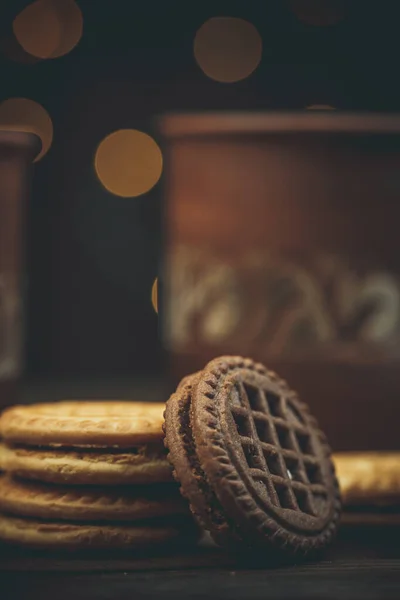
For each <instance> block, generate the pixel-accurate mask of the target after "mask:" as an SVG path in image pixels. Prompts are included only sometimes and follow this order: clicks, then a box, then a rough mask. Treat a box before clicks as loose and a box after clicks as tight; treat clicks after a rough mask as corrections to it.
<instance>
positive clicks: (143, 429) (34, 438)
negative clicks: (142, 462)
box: [0, 401, 164, 448]
mask: <svg viewBox="0 0 400 600" xmlns="http://www.w3.org/2000/svg"><path fill="white" fill-rule="evenodd" d="M163 411H164V404H162V403H161V402H157V403H154V402H128V401H126V402H123V401H118V402H117V401H104V402H89V401H71V402H57V403H49V404H32V405H27V406H13V407H11V408H9V409H7V410H5V411H4V413H3V414H2V416H1V417H0V436H2V437H3V438H4V440H5V441H6V442H8V443H22V444H27V445H33V446H41V445H45V446H48V445H61V446H78V447H85V446H89V447H93V446H100V447H118V448H130V447H135V446H137V445H138V444H143V443H147V442H154V441H157V440H160V439H161V438H162V423H163Z"/></svg>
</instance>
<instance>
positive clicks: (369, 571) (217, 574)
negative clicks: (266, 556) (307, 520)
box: [0, 528, 400, 600]
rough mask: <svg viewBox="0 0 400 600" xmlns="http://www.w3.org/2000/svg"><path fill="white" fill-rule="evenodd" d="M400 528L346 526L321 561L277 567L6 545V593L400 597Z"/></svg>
mask: <svg viewBox="0 0 400 600" xmlns="http://www.w3.org/2000/svg"><path fill="white" fill-rule="evenodd" d="M399 534H400V528H396V529H386V530H385V529H371V528H364V529H363V528H358V529H351V530H350V529H346V530H345V531H343V530H342V532H341V534H340V535H339V537H338V539H337V541H336V543H335V545H334V546H333V547H332V548H331V549H330V551H329V552H328V553H327V555H326V556H324V557H323V559H322V560H321V561H320V562H315V563H308V564H300V565H293V566H283V567H271V566H268V564H263V562H262V559H260V560H258V561H256V560H255V559H254V558H252V557H247V559H246V560H244V559H243V558H239V557H235V556H234V555H230V554H228V553H227V552H225V551H223V550H221V549H218V548H215V547H212V546H211V545H210V544H207V543H205V544H203V546H200V547H198V548H192V549H186V550H185V551H176V552H174V551H172V550H170V551H165V552H164V553H162V554H160V553H157V554H155V555H153V556H152V555H148V556H141V557H139V556H134V555H116V554H104V553H103V554H98V555H96V556H94V555H92V556H89V555H76V554H74V555H54V554H52V555H47V554H43V553H28V554H27V553H22V552H21V551H17V550H13V549H10V548H6V547H3V548H2V549H0V598H1V599H2V600H16V599H19V598H21V599H24V600H25V599H27V598H32V597H33V598H38V599H39V598H40V600H125V599H126V600H128V599H129V600H137V599H138V598H150V597H152V598H157V597H160V598H161V597H162V598H163V599H164V598H171V599H172V598H173V599H174V600H178V599H187V598H207V599H209V600H210V599H213V598H227V599H228V598H229V599H230V600H232V599H233V600H235V599H236V598H249V599H256V598H263V599H268V600H275V599H278V598H279V599H283V598H293V599H296V600H298V599H317V598H318V599H324V600H344V599H349V600H356V599H357V600H359V599H360V600H381V599H382V598H388V599H393V600H399V598H400V543H399Z"/></svg>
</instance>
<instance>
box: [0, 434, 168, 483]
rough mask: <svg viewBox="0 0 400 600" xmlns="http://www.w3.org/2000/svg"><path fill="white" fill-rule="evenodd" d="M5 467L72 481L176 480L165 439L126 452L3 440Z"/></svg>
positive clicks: (0, 453)
mask: <svg viewBox="0 0 400 600" xmlns="http://www.w3.org/2000/svg"><path fill="white" fill-rule="evenodd" d="M1 470H4V471H8V472H10V473H12V474H13V475H16V476H18V477H22V478H24V479H36V480H38V481H45V482H50V483H61V484H63V483H65V484H72V485H123V484H133V483H134V484H148V483H160V482H168V481H171V480H172V475H171V467H170V465H169V462H168V461H167V459H166V456H165V449H164V446H163V445H162V444H161V443H157V444H151V443H150V444H145V445H143V446H138V447H136V448H130V449H129V450H126V451H125V452H124V451H122V450H116V451H112V450H111V449H108V450H107V449H95V450H90V449H88V448H87V449H78V448H71V449H65V448H35V447H29V446H6V445H5V444H0V471H1Z"/></svg>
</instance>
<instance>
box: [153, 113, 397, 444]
mask: <svg viewBox="0 0 400 600" xmlns="http://www.w3.org/2000/svg"><path fill="white" fill-rule="evenodd" d="M160 130H161V133H162V136H163V138H164V157H165V175H164V186H165V188H164V195H165V204H166V208H165V211H166V213H165V214H166V274H165V278H166V279H165V294H164V295H165V304H164V313H163V314H164V339H165V340H166V344H167V347H168V351H169V355H170V365H171V373H172V383H173V384H175V383H176V381H177V380H178V379H179V378H180V377H181V376H183V375H185V374H187V373H188V372H190V371H194V370H196V369H198V368H200V367H202V366H203V365H204V363H205V362H206V361H207V360H209V359H211V358H213V357H215V356H217V355H219V354H225V353H229V354H242V355H247V356H251V357H254V358H256V359H258V360H260V361H262V362H264V363H265V364H266V365H268V366H270V367H271V368H273V369H275V370H277V371H278V372H279V373H280V374H281V375H282V376H284V377H286V378H287V379H288V381H289V383H290V384H291V385H292V386H293V387H294V388H297V389H298V390H299V392H300V393H301V395H302V397H303V398H304V400H305V401H306V402H308V403H309V404H310V405H311V408H312V410H313V411H314V413H315V414H316V416H317V417H318V418H319V420H320V422H321V425H322V427H323V428H324V429H325V430H326V433H327V435H328V437H329V438H330V441H331V443H332V445H333V446H334V448H335V449H337V450H339V449H351V448H370V447H375V448H387V449H389V448H395V447H398V444H399V442H398V435H397V429H398V423H399V420H400V401H399V398H400V369H399V367H400V362H399V360H400V237H399V233H398V232H399V223H400V117H398V116H394V115H392V116H389V115H386V116H385V115H379V114H365V115H363V114H341V113H336V112H334V111H329V112H318V113H317V112H315V113H314V112H313V113H311V112H304V113H287V114H283V113H276V114H274V113H259V114H256V113H251V114H250V113H235V114H229V113H226V114H224V113H220V114H199V115H171V116H166V117H164V118H163V119H162V120H161V121H160Z"/></svg>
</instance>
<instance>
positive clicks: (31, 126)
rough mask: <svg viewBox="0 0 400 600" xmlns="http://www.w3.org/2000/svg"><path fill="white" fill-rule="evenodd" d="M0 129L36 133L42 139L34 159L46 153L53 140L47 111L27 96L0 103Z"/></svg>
mask: <svg viewBox="0 0 400 600" xmlns="http://www.w3.org/2000/svg"><path fill="white" fill-rule="evenodd" d="M0 129H7V130H13V131H26V132H28V133H36V135H38V136H39V137H40V139H41V140H42V149H41V151H40V153H39V154H38V156H37V157H36V159H35V160H36V161H38V160H40V159H41V158H42V157H43V156H44V155H45V154H46V152H47V151H48V150H49V148H50V146H51V143H52V141H53V123H52V120H51V118H50V115H49V113H48V112H47V111H46V109H45V108H43V106H42V105H41V104H38V102H34V101H33V100H29V99H28V98H8V99H7V100H4V102H1V103H0Z"/></svg>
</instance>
